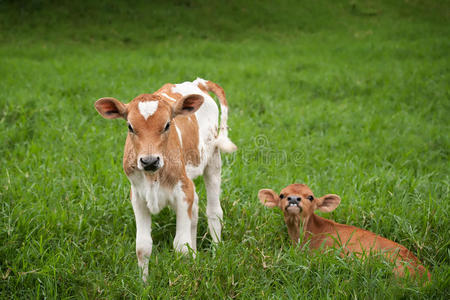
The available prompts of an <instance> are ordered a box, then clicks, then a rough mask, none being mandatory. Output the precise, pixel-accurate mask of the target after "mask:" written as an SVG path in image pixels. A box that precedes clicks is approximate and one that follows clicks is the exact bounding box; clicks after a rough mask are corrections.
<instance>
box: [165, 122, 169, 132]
mask: <svg viewBox="0 0 450 300" xmlns="http://www.w3.org/2000/svg"><path fill="white" fill-rule="evenodd" d="M169 128H170V122H167V124H166V126H164V131H167V130H169Z"/></svg>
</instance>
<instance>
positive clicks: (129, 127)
mask: <svg viewBox="0 0 450 300" xmlns="http://www.w3.org/2000/svg"><path fill="white" fill-rule="evenodd" d="M128 130H129V131H130V132H132V133H134V130H133V127H131V124H130V123H128Z"/></svg>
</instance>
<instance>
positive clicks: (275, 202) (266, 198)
mask: <svg viewBox="0 0 450 300" xmlns="http://www.w3.org/2000/svg"><path fill="white" fill-rule="evenodd" d="M258 198H259V201H261V203H262V204H264V205H265V206H267V207H276V206H279V205H280V197H278V195H277V193H275V192H274V191H273V190H271V189H262V190H259V192H258Z"/></svg>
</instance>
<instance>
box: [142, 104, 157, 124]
mask: <svg viewBox="0 0 450 300" xmlns="http://www.w3.org/2000/svg"><path fill="white" fill-rule="evenodd" d="M158 103H159V102H158V101H145V102H139V105H138V106H139V112H140V113H141V115H142V116H143V117H144V119H145V120H147V119H148V117H150V116H151V115H153V114H154V113H155V112H156V110H157V109H158Z"/></svg>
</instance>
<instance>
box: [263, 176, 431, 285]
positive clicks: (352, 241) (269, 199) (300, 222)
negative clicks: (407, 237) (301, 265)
mask: <svg viewBox="0 0 450 300" xmlns="http://www.w3.org/2000/svg"><path fill="white" fill-rule="evenodd" d="M258 198H259V200H260V201H261V203H262V204H264V205H265V206H267V207H279V208H280V209H281V210H282V211H283V214H284V221H285V223H286V225H287V227H288V233H289V236H290V238H291V240H292V242H293V243H294V245H295V244H297V243H298V242H299V239H300V230H301V231H303V232H302V234H304V238H303V243H306V242H308V243H309V247H310V248H311V249H320V248H321V247H342V248H343V250H344V253H346V254H348V253H355V254H357V255H360V254H363V253H366V254H369V253H370V252H372V251H382V253H384V254H385V255H386V257H388V258H389V259H391V261H394V262H395V263H396V268H395V270H394V271H395V272H396V274H398V275H400V276H403V275H404V265H406V266H407V268H408V270H409V271H410V273H411V274H412V275H414V274H415V271H416V270H418V271H419V274H420V276H422V275H424V274H426V275H427V276H428V279H429V280H430V273H428V272H427V271H426V269H425V267H424V266H422V265H421V263H420V261H419V260H418V259H417V258H416V257H415V256H414V254H412V253H411V252H410V251H409V250H408V249H406V248H405V247H403V246H402V245H400V244H397V243H395V242H393V241H390V240H388V239H386V238H384V237H381V236H379V235H377V234H375V233H372V232H370V231H367V230H364V229H361V228H357V227H354V226H349V225H344V224H338V223H336V222H333V221H331V220H328V219H325V218H322V217H319V216H318V215H316V214H315V213H314V211H315V210H316V209H319V210H320V211H322V212H331V211H333V210H334V209H336V207H338V205H339V204H340V202H341V198H339V196H337V195H333V194H328V195H325V196H323V197H320V198H316V197H315V196H314V194H313V193H312V191H311V190H310V189H309V188H308V186H306V185H304V184H291V185H288V186H287V187H285V188H284V189H283V190H282V191H281V193H280V195H277V194H276V193H275V192H274V191H273V190H271V189H262V190H260V191H259V193H258Z"/></svg>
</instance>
